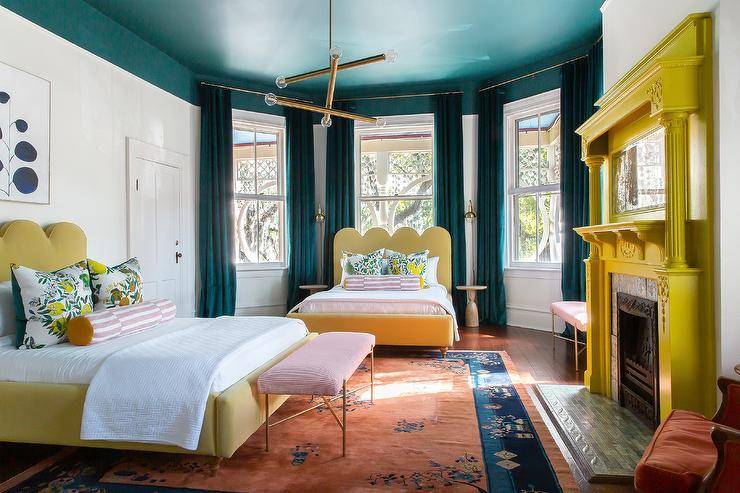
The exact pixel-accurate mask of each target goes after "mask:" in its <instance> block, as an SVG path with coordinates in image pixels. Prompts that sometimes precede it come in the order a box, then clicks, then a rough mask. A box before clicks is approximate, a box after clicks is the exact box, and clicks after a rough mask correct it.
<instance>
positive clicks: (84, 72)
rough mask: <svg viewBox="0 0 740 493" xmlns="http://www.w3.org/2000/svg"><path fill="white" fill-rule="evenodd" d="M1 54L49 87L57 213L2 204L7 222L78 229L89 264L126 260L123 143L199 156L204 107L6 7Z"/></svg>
mask: <svg viewBox="0 0 740 493" xmlns="http://www.w3.org/2000/svg"><path fill="white" fill-rule="evenodd" d="M19 40H22V41H19ZM0 46H4V47H6V48H7V49H3V50H2V52H0V61H2V62H3V63H6V64H9V65H12V66H14V67H16V68H19V69H21V70H25V71H27V72H29V73H31V74H34V75H37V76H39V77H43V78H44V79H47V80H49V81H51V146H50V153H51V198H50V204H48V205H39V204H25V203H17V202H0V222H3V221H8V220H12V219H30V220H33V221H36V222H38V223H40V224H42V225H46V224H49V223H52V222H57V221H71V222H74V223H76V224H78V225H79V226H81V227H82V229H83V230H84V231H85V232H86V233H87V236H88V255H89V256H90V257H91V258H94V259H97V260H100V261H102V262H106V263H119V262H121V261H123V260H125V259H126V258H127V255H128V252H127V231H126V211H127V206H126V147H125V146H126V137H134V138H136V139H138V140H141V141H144V142H147V143H150V144H153V145H157V146H162V147H165V148H167V149H170V150H173V151H177V152H180V153H182V154H185V155H188V156H196V155H197V151H196V148H197V140H196V139H195V138H194V136H197V128H198V111H197V108H195V107H193V106H192V105H191V104H189V103H187V102H185V101H183V100H181V99H179V98H177V97H175V96H173V95H171V94H169V93H167V92H165V91H163V90H161V89H158V88H157V87H155V86H153V85H151V84H149V83H148V82H145V81H143V80H141V79H139V78H137V77H135V76H133V75H131V74H130V73H128V72H125V71H124V70H122V69H120V68H118V67H116V66H114V65H113V64H111V63H109V62H107V61H105V60H103V59H101V58H99V57H97V56H95V55H92V54H90V53H89V52H87V51H85V50H83V49H81V48H79V47H77V46H75V45H74V44H72V43H70V42H68V41H65V40H63V39H62V38H60V37H58V36H56V35H54V34H51V33H50V32H48V31H46V30H44V29H42V28H40V27H38V26H36V25H35V24H33V23H31V22H29V21H27V20H25V19H23V18H22V17H20V16H18V15H16V14H14V13H12V12H11V11H9V10H6V9H5V8H0ZM11 47H12V49H10V48H11ZM194 169H195V161H194V160H193V159H192V158H190V159H189V164H188V166H187V169H184V170H183V175H184V180H185V190H183V200H184V201H185V204H186V205H185V207H186V208H187V209H186V210H194V200H193V199H194V195H193V194H194V184H193V176H194V173H193V170H194ZM190 217H191V221H190V222H189V223H188V228H187V231H186V232H185V234H186V236H185V237H184V238H182V240H183V246H184V248H185V249H184V255H185V257H184V260H185V261H186V262H187V265H186V268H187V275H186V276H185V277H186V282H185V284H186V285H185V286H184V288H185V290H186V291H185V292H186V293H187V296H186V298H187V299H188V300H189V301H188V304H189V305H190V306H188V307H185V312H187V313H190V312H192V311H193V303H194V296H195V292H194V286H195V267H194V266H195V262H194V255H193V252H194V241H195V236H194V231H195V226H194V217H193V215H192V214H191V215H190Z"/></svg>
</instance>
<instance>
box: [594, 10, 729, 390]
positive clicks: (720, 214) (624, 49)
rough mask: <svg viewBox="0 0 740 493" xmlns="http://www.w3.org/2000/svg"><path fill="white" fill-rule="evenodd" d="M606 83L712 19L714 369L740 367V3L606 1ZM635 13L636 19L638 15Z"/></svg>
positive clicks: (604, 20)
mask: <svg viewBox="0 0 740 493" xmlns="http://www.w3.org/2000/svg"><path fill="white" fill-rule="evenodd" d="M601 9H602V16H603V26H604V85H605V88H609V87H610V86H611V85H612V84H614V82H616V81H617V80H618V79H619V78H620V77H621V76H622V75H623V74H624V73H625V72H626V71H627V70H628V69H629V68H630V67H631V66H632V65H633V64H634V63H635V62H637V61H638V60H639V59H640V58H642V56H644V55H645V53H647V52H648V51H649V50H650V49H651V48H652V47H653V46H655V44H656V43H657V42H658V41H660V39H662V38H663V36H665V35H666V34H668V32H670V31H671V29H673V28H674V27H675V26H676V24H678V23H679V22H680V21H681V20H683V18H684V17H686V15H688V14H691V13H695V12H712V13H713V19H714V51H715V52H714V60H715V65H714V70H715V82H714V90H715V94H714V96H715V97H714V105H715V108H714V118H715V122H714V123H715V163H714V172H715V237H716V246H715V254H716V257H715V258H716V259H717V260H716V261H717V266H716V272H715V274H716V278H715V286H716V292H717V293H718V295H719V296H718V300H717V348H718V356H719V358H718V363H717V364H718V371H719V373H721V374H724V375H728V376H729V375H735V374H734V371H733V367H734V365H736V364H738V363H740V303H738V300H739V299H740V255H738V254H737V247H738V244H740V214H738V210H740V207H739V206H738V202H737V199H736V197H735V193H736V189H737V184H738V183H740V167H739V166H738V159H737V150H736V147H737V146H736V144H735V141H736V140H737V136H738V135H740V34H738V26H740V2H738V1H737V0H721V1H720V0H651V1H650V2H644V1H642V0H608V1H607V2H606V3H604V5H603V6H602V8H601ZM638 13H639V15H637V14H638Z"/></svg>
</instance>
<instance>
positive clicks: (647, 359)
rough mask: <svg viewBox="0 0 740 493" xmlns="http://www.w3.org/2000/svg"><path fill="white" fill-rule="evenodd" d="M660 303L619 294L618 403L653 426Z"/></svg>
mask: <svg viewBox="0 0 740 493" xmlns="http://www.w3.org/2000/svg"><path fill="white" fill-rule="evenodd" d="M657 313H658V303H656V302H655V301H652V300H649V299H646V298H640V297H638V296H632V295H629V294H626V293H617V323H618V325H619V330H618V334H619V337H618V348H619V403H620V404H621V405H622V406H624V407H626V408H627V409H629V410H631V411H632V412H633V413H635V415H637V416H638V417H639V418H641V419H643V420H644V421H646V422H647V423H648V424H650V425H651V426H652V427H656V426H658V423H659V422H660V409H659V400H658V395H659V394H658V317H657Z"/></svg>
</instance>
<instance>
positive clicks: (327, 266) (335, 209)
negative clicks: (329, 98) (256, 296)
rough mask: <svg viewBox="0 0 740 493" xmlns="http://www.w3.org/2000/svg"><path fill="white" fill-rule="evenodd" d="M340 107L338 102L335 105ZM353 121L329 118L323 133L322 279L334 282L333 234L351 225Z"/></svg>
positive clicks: (353, 160)
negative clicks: (326, 129)
mask: <svg viewBox="0 0 740 493" xmlns="http://www.w3.org/2000/svg"><path fill="white" fill-rule="evenodd" d="M336 107H337V108H339V109H344V107H343V106H342V105H336ZM354 163H355V122H354V120H350V119H349V118H336V117H335V118H332V125H331V127H329V130H328V131H327V135H326V207H325V208H326V221H325V222H324V268H323V273H324V274H323V282H324V283H325V284H328V285H329V286H331V285H332V284H333V283H334V256H333V255H334V254H333V252H334V235H335V234H336V233H337V231H339V230H340V229H342V228H347V227H354V226H355V170H354Z"/></svg>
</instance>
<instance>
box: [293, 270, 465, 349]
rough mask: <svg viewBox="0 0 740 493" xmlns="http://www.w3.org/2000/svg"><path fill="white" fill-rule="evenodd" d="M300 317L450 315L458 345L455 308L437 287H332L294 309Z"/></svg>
mask: <svg viewBox="0 0 740 493" xmlns="http://www.w3.org/2000/svg"><path fill="white" fill-rule="evenodd" d="M290 311H291V313H292V312H300V313H370V314H394V315H399V314H402V315H445V314H449V315H452V320H453V322H452V323H453V326H454V328H455V340H456V341H459V340H460V336H459V335H458V332H457V319H456V317H455V308H454V307H453V305H452V301H451V300H450V298H449V296H448V295H447V289H445V287H444V286H442V285H441V284H430V285H429V287H427V288H424V289H419V290H417V291H399V290H388V291H386V290H370V291H349V290H347V289H344V288H343V287H342V286H334V287H333V288H332V289H330V290H328V291H320V292H318V293H315V294H313V295H311V296H309V297H308V298H306V299H305V300H303V301H302V302H301V303H299V304H297V305H296V306H294V307H293V308H292V309H291V310H290Z"/></svg>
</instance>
